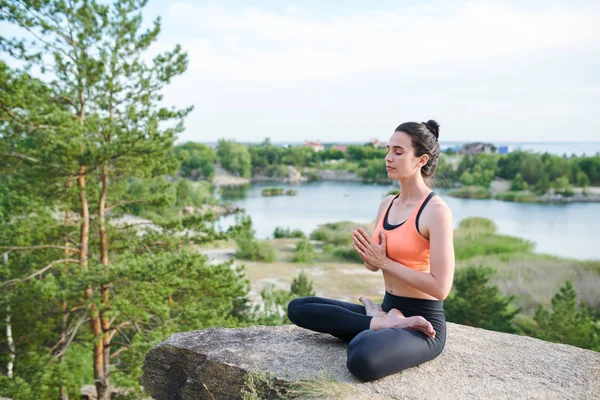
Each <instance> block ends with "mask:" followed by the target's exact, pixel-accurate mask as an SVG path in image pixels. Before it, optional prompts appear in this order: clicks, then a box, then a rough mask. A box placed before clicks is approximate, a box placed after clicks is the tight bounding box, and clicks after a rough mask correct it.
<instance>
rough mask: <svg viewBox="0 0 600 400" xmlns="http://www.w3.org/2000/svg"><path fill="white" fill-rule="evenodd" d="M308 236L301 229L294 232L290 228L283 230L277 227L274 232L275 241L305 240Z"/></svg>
mask: <svg viewBox="0 0 600 400" xmlns="http://www.w3.org/2000/svg"><path fill="white" fill-rule="evenodd" d="M304 237H306V235H305V234H304V232H302V231H301V230H300V229H294V230H293V231H292V230H290V228H287V227H286V228H282V227H279V226H278V227H276V228H275V231H274V232H273V238H274V239H282V238H304Z"/></svg>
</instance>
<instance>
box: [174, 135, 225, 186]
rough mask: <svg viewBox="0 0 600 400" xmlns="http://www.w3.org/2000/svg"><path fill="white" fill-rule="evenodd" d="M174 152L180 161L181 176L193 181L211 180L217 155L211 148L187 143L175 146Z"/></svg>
mask: <svg viewBox="0 0 600 400" xmlns="http://www.w3.org/2000/svg"><path fill="white" fill-rule="evenodd" d="M174 152H175V154H176V155H177V156H178V157H179V159H180V160H181V166H180V167H179V170H180V171H181V176H184V177H186V178H194V179H198V178H202V177H203V178H206V179H212V178H213V176H214V174H215V162H216V161H217V153H216V152H215V150H214V149H213V148H211V147H209V146H207V145H205V144H201V143H194V142H187V143H184V144H182V145H180V146H175V148H174Z"/></svg>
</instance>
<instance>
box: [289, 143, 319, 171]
mask: <svg viewBox="0 0 600 400" xmlns="http://www.w3.org/2000/svg"><path fill="white" fill-rule="evenodd" d="M317 154H318V153H317V152H316V151H315V150H314V149H313V148H312V147H307V146H292V147H289V148H288V149H287V151H286V152H285V153H284V155H283V157H282V160H281V162H282V163H283V164H287V165H293V166H294V167H296V168H304V167H308V166H312V165H315V164H316V163H317V162H318V160H319V157H318V155H317Z"/></svg>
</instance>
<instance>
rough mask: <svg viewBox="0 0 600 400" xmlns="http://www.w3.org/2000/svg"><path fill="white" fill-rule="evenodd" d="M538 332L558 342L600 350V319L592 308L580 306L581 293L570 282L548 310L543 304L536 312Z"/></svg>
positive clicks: (553, 299)
mask: <svg viewBox="0 0 600 400" xmlns="http://www.w3.org/2000/svg"><path fill="white" fill-rule="evenodd" d="M534 320H535V322H536V323H537V324H538V329H537V330H534V331H533V332H532V334H533V335H534V336H537V337H539V338H540V339H544V340H548V341H550V342H556V343H566V344H571V345H573V346H577V347H581V348H584V349H590V350H595V351H600V318H599V316H598V313H597V312H596V313H594V312H593V311H592V310H591V309H590V308H589V307H586V306H585V305H584V304H580V307H577V292H575V289H574V288H573V285H572V284H571V282H570V281H567V282H565V284H564V285H563V286H562V287H561V288H560V290H559V291H558V293H556V294H555V295H554V297H552V307H551V310H548V309H547V308H545V307H544V306H542V305H540V306H539V307H538V309H537V310H536V312H535V316H534Z"/></svg>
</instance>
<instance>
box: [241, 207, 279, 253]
mask: <svg viewBox="0 0 600 400" xmlns="http://www.w3.org/2000/svg"><path fill="white" fill-rule="evenodd" d="M238 218H239V219H238V226H240V228H239V231H238V232H236V233H235V242H236V244H237V251H236V252H235V256H236V257H238V258H241V259H244V260H250V261H266V262H274V261H275V260H276V259H277V253H276V251H275V248H274V247H273V246H272V245H271V243H269V242H264V241H263V242H260V241H258V240H256V239H255V238H254V230H253V229H252V219H251V218H250V217H249V216H244V215H242V216H241V217H238Z"/></svg>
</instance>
